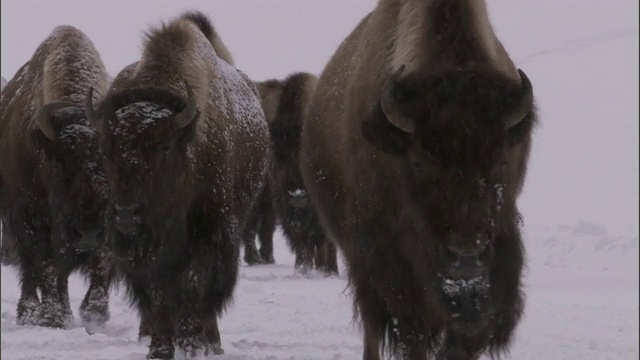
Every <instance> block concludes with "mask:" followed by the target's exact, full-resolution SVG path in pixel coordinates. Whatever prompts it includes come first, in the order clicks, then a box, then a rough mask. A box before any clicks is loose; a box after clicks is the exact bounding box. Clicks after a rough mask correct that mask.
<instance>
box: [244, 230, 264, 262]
mask: <svg viewBox="0 0 640 360" xmlns="http://www.w3.org/2000/svg"><path fill="white" fill-rule="evenodd" d="M242 238H243V239H242V240H243V243H244V262H246V263H247V265H249V266H252V265H256V264H260V263H261V262H262V261H261V260H262V259H261V258H260V253H258V248H257V247H256V241H255V238H256V232H255V231H253V230H247V231H245V233H244V234H243V236H242Z"/></svg>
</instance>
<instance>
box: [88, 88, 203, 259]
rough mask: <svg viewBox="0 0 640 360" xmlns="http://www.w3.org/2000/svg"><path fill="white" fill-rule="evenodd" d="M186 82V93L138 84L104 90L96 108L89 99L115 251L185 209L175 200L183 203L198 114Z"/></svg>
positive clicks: (125, 249) (120, 253)
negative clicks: (125, 87) (96, 126)
mask: <svg viewBox="0 0 640 360" xmlns="http://www.w3.org/2000/svg"><path fill="white" fill-rule="evenodd" d="M185 85H186V93H187V97H186V99H185V98H183V97H180V96H176V95H175V94H173V93H171V92H168V91H166V90H163V89H155V88H138V89H124V90H121V91H119V92H116V93H113V94H111V95H109V96H107V97H106V98H105V99H104V100H103V102H102V104H101V106H100V107H99V109H98V110H97V111H95V110H94V109H93V107H92V106H91V103H90V102H87V112H88V113H89V114H90V117H91V118H92V119H93V121H95V122H96V123H97V124H98V128H99V129H100V133H101V136H100V139H101V140H100V143H101V152H102V154H103V163H104V167H105V172H106V174H107V180H108V184H109V202H110V204H109V206H108V207H107V223H108V224H109V225H110V226H113V228H114V230H115V232H116V236H115V237H114V240H113V241H115V248H114V249H113V250H114V253H115V254H116V255H118V256H127V254H130V252H131V251H132V250H133V248H132V247H133V246H140V244H137V245H135V244H133V242H132V241H131V237H135V236H140V234H141V233H149V232H153V231H154V229H155V228H156V226H157V225H162V224H159V223H157V221H159V220H162V221H163V224H164V223H166V222H167V221H175V219H176V217H175V216H173V215H174V214H176V213H179V212H180V211H182V210H183V209H180V208H179V207H178V206H176V205H175V204H176V203H185V202H184V201H180V200H181V199H180V197H181V196H183V194H184V193H183V192H181V189H184V188H185V187H187V185H186V183H185V181H186V180H185V179H186V178H187V177H186V176H185V172H187V171H188V168H189V166H190V164H191V161H190V159H189V146H188V145H189V142H190V141H191V139H192V138H193V137H194V135H195V129H196V123H197V121H196V120H197V118H198V114H199V112H198V110H197V107H196V97H195V95H194V93H193V91H192V89H191V87H190V86H189V84H185ZM90 97H91V94H89V97H88V99H89V98H90ZM154 221H155V223H154ZM176 226H179V224H174V227H176ZM154 246H161V244H155V245H154ZM147 250H151V249H147Z"/></svg>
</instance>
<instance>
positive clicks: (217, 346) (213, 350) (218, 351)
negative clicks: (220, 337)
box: [204, 342, 224, 356]
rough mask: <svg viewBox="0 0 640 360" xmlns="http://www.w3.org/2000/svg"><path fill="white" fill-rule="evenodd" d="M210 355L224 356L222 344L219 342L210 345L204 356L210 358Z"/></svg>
mask: <svg viewBox="0 0 640 360" xmlns="http://www.w3.org/2000/svg"><path fill="white" fill-rule="evenodd" d="M210 354H214V355H224V349H222V344H221V343H219V342H217V343H211V344H209V347H208V348H207V349H206V351H205V353H204V355H205V356H208V355H210Z"/></svg>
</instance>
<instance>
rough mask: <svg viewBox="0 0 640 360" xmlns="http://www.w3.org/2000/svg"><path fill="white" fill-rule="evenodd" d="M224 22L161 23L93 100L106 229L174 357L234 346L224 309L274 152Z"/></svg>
mask: <svg viewBox="0 0 640 360" xmlns="http://www.w3.org/2000/svg"><path fill="white" fill-rule="evenodd" d="M212 29H213V27H212V25H211V23H210V22H209V21H208V20H207V18H206V17H205V16H204V15H203V14H200V13H186V14H184V15H182V16H180V17H179V18H177V19H175V20H173V21H171V22H169V23H166V24H163V25H161V26H158V27H155V28H153V29H151V30H150V31H149V32H147V34H146V37H145V41H144V44H143V51H142V57H141V59H140V60H139V61H138V62H137V63H136V64H135V65H130V66H128V67H127V68H125V69H124V70H123V71H124V74H119V75H118V76H117V77H116V79H114V83H113V85H112V87H111V89H110V90H109V92H108V93H107V95H106V96H105V98H104V100H103V101H102V103H101V104H100V105H99V106H98V107H97V108H95V109H93V108H92V107H91V104H88V110H87V111H88V112H89V113H90V114H92V118H95V119H96V122H97V123H98V124H99V129H100V133H101V149H102V152H103V154H104V161H103V162H104V165H105V170H106V174H107V180H108V184H109V203H110V204H109V206H108V207H107V212H106V231H105V232H106V238H107V241H108V244H109V248H110V249H111V250H112V251H113V253H114V255H115V257H116V264H117V266H118V268H119V270H121V271H122V274H123V277H124V282H125V283H126V285H127V287H128V290H129V294H130V297H131V299H132V302H133V303H134V304H135V305H136V306H137V308H138V310H139V311H140V315H141V318H142V325H143V326H142V329H141V330H143V331H148V332H149V333H150V335H151V344H150V346H149V354H148V357H149V358H160V359H172V358H173V356H174V344H175V345H177V346H178V348H179V350H181V351H183V352H184V353H185V354H186V355H187V356H192V355H195V354H196V353H198V352H200V351H201V350H204V352H205V353H207V352H209V351H213V352H214V353H217V354H219V353H222V347H221V343H220V334H219V331H218V325H217V319H216V318H217V316H219V315H220V314H221V313H222V311H223V310H224V308H225V306H226V305H227V304H229V302H230V301H231V299H232V293H233V290H234V288H235V284H236V281H237V273H238V261H239V258H238V253H239V243H240V234H241V232H242V230H243V227H244V224H245V223H246V219H247V217H248V214H249V213H250V211H251V208H252V206H253V204H254V203H255V199H256V197H257V195H258V194H259V193H260V191H261V190H262V188H263V186H264V184H263V183H264V178H265V177H266V174H267V172H268V169H269V166H270V162H271V152H270V147H269V133H268V128H267V123H266V121H265V120H264V115H263V111H262V109H261V107H260V101H259V98H258V93H257V89H256V88H255V86H254V85H253V84H252V83H251V81H250V80H249V79H248V77H247V76H246V75H245V74H243V73H242V72H240V71H239V70H237V69H236V68H235V67H233V66H232V65H230V64H229V63H228V62H227V61H223V60H222V59H220V57H219V56H218V55H217V54H216V51H215V49H214V47H213V46H212V43H211V41H210V40H211V36H208V35H210V33H209V32H210V31H212ZM145 325H146V326H145ZM145 328H146V329H145Z"/></svg>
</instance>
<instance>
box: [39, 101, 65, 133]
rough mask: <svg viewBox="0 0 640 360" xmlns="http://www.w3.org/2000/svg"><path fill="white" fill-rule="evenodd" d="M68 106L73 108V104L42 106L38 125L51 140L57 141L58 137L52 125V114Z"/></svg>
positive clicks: (57, 103) (60, 102) (63, 103)
mask: <svg viewBox="0 0 640 360" xmlns="http://www.w3.org/2000/svg"><path fill="white" fill-rule="evenodd" d="M68 106H73V104H70V103H67V102H63V101H56V102H51V103H48V104H45V105H42V107H41V108H40V110H38V114H37V115H36V125H37V126H38V129H40V131H41V132H42V133H43V134H44V136H46V137H47V138H48V139H49V140H55V139H56V137H57V135H56V131H55V129H54V128H53V125H52V124H51V112H52V111H54V110H57V109H62V108H65V107H68Z"/></svg>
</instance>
